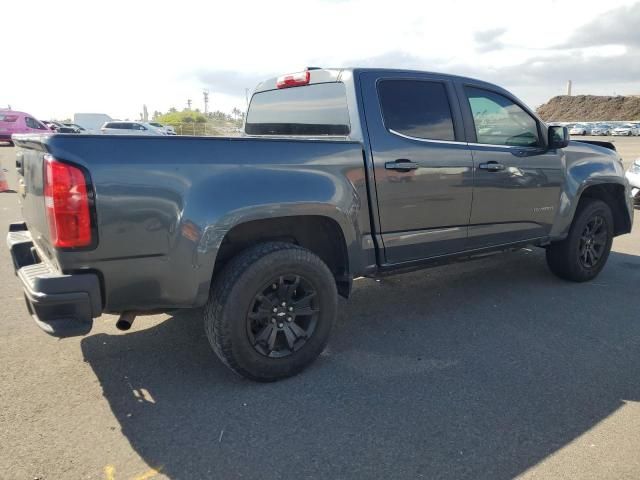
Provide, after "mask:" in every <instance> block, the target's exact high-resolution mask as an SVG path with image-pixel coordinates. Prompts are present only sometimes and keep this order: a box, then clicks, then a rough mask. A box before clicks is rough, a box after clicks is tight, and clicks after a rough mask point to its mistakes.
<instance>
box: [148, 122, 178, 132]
mask: <svg viewBox="0 0 640 480" xmlns="http://www.w3.org/2000/svg"><path fill="white" fill-rule="evenodd" d="M149 125H151V126H152V127H156V128H159V129H160V130H164V131H165V133H166V134H167V135H177V134H176V131H175V129H174V128H173V127H172V126H171V125H163V124H161V123H158V122H149Z"/></svg>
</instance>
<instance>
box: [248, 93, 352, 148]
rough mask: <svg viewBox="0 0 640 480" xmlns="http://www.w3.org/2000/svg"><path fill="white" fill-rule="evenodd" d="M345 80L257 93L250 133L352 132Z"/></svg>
mask: <svg viewBox="0 0 640 480" xmlns="http://www.w3.org/2000/svg"><path fill="white" fill-rule="evenodd" d="M349 131H350V125H349V109H348V108H347V94H346V90H345V86H344V83H318V84H314V85H307V86H304V87H292V88H283V89H279V90H268V91H266V92H260V93H256V94H255V95H254V96H253V98H252V99H251V105H250V106H249V111H248V113H247V121H246V124H245V132H246V133H247V134H249V135H310V136H322V135H341V136H342V135H348V134H349Z"/></svg>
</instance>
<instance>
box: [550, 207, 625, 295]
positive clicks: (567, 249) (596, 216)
mask: <svg viewBox="0 0 640 480" xmlns="http://www.w3.org/2000/svg"><path fill="white" fill-rule="evenodd" d="M612 242H613V214H612V213H611V208H610V207H609V205H607V204H606V203H605V202H603V201H602V200H597V199H593V198H585V199H583V200H582V201H581V202H580V204H579V205H578V209H577V210H576V214H575V216H574V219H573V223H572V224H571V228H570V229H569V235H568V236H567V238H565V239H564V240H562V241H561V242H555V243H552V244H551V245H550V246H548V247H547V265H549V269H550V270H551V271H552V272H553V273H554V274H555V275H557V276H558V277H560V278H563V279H565V280H570V281H573V282H586V281H589V280H592V279H594V278H595V277H596V276H597V275H598V274H599V273H600V271H601V270H602V269H603V268H604V266H605V264H606V263H607V259H608V258H609V252H610V251H611V244H612Z"/></svg>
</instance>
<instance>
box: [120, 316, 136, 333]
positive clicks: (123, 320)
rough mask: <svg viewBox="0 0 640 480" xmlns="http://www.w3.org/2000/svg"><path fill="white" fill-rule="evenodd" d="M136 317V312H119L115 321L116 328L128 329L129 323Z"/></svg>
mask: <svg viewBox="0 0 640 480" xmlns="http://www.w3.org/2000/svg"><path fill="white" fill-rule="evenodd" d="M135 319H136V312H122V313H121V314H120V318H118V321H117V322H116V328H117V329H118V330H123V331H126V330H129V329H130V328H131V324H132V323H133V321H134V320H135Z"/></svg>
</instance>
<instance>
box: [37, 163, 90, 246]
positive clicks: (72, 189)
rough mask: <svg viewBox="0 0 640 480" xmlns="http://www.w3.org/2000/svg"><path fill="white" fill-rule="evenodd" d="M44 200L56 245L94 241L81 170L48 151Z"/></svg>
mask: <svg viewBox="0 0 640 480" xmlns="http://www.w3.org/2000/svg"><path fill="white" fill-rule="evenodd" d="M44 202H45V206H46V210H47V220H48V221H49V232H50V233H51V244H52V245H53V246H54V247H59V248H75V247H86V246H88V245H90V244H91V241H92V238H91V215H90V208H89V187H88V186H87V181H86V179H85V176H84V173H83V171H82V170H80V169H79V168H78V167H74V166H72V165H69V164H67V163H62V162H59V161H58V160H56V159H55V158H53V157H52V156H50V155H45V168H44Z"/></svg>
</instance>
